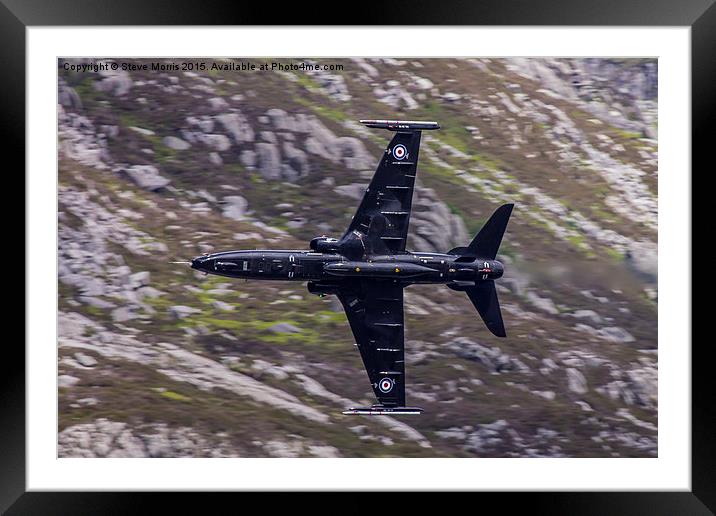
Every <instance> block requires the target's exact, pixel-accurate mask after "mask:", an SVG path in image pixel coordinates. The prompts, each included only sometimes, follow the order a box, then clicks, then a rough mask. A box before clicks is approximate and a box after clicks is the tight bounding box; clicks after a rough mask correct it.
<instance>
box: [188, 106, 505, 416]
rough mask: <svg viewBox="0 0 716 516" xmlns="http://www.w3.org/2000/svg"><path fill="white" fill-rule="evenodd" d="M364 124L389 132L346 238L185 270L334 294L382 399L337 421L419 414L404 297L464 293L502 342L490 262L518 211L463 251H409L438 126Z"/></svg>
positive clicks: (223, 255)
mask: <svg viewBox="0 0 716 516" xmlns="http://www.w3.org/2000/svg"><path fill="white" fill-rule="evenodd" d="M360 122H361V123H362V124H364V125H366V126H367V127H371V128H378V129H387V130H388V131H392V132H393V133H395V134H394V136H393V138H392V139H391V140H390V143H389V144H388V146H387V147H386V149H385V152H384V154H383V156H381V158H380V163H379V164H378V168H377V169H376V171H375V174H374V175H373V178H372V180H371V182H370V184H369V185H368V188H367V189H366V190H365V194H364V196H363V199H362V201H361V203H360V206H359V207H358V210H357V211H356V213H355V215H354V216H353V218H352V220H351V223H350V225H349V226H348V228H347V229H346V231H345V233H344V234H343V236H341V237H340V238H330V237H326V236H319V237H316V238H314V239H313V240H311V242H310V245H309V248H310V249H308V250H268V249H267V250H250V251H249V250H246V251H226V252H218V253H211V254H204V255H202V256H199V257H197V258H194V259H193V260H192V261H191V267H192V268H194V269H196V270H198V271H203V272H205V273H209V274H217V275H219V276H226V277H230V278H243V279H251V280H283V281H300V282H307V287H308V291H309V292H311V293H313V294H317V295H319V296H324V295H336V296H337V297H338V299H339V300H340V302H341V304H342V305H343V308H344V310H345V312H346V316H347V318H348V322H349V324H350V327H351V330H352V331H353V335H354V337H355V340H356V344H357V347H358V349H359V351H360V355H361V358H362V359H363V364H364V366H365V369H366V371H367V372H368V378H369V380H370V383H371V386H372V387H373V391H374V393H375V396H376V398H377V400H378V404H374V405H372V406H371V407H365V408H360V407H353V408H349V409H347V410H345V411H344V412H343V414H351V415H352V414H359V415H396V414H420V413H421V412H422V409H421V408H418V407H409V406H406V399H405V385H406V375H405V358H404V355H405V346H404V336H405V333H404V317H403V290H404V289H405V287H407V286H409V285H412V284H418V283H420V284H425V283H428V284H445V285H447V286H448V287H449V288H451V289H452V290H456V291H458V292H465V294H467V296H468V297H469V298H470V301H472V304H473V305H474V306H475V308H476V309H477V311H478V313H479V314H480V316H481V317H482V319H483V321H484V322H485V324H486V325H487V328H488V329H489V330H490V331H491V332H492V333H493V334H495V335H497V336H498V337H505V336H506V333H505V327H504V324H503V321H502V314H501V312H500V305H499V302H498V299H497V292H496V290H495V280H496V279H498V278H500V277H501V276H502V275H503V273H504V267H503V265H502V263H500V262H499V261H498V260H496V259H495V257H496V255H497V250H498V249H499V247H500V243H501V241H502V236H503V234H504V232H505V228H506V227H507V222H508V220H509V218H510V214H511V213H512V208H513V206H514V205H513V204H505V205H502V206H500V207H499V208H498V209H497V210H496V211H495V212H494V213H493V215H492V216H491V217H490V219H489V220H488V221H487V223H486V224H485V225H484V226H483V227H482V229H481V230H480V231H479V233H478V234H477V235H476V236H475V238H474V239H473V240H472V242H470V243H469V244H468V245H467V246H465V247H456V248H454V249H451V250H449V251H447V253H432V252H418V251H408V250H406V248H405V245H406V241H407V238H408V223H409V221H410V212H411V204H412V199H413V188H414V186H415V176H416V172H417V164H418V153H419V150H420V138H421V134H422V131H428V130H435V129H439V128H440V126H439V125H438V124H437V123H436V122H421V121H398V120H361V121H360Z"/></svg>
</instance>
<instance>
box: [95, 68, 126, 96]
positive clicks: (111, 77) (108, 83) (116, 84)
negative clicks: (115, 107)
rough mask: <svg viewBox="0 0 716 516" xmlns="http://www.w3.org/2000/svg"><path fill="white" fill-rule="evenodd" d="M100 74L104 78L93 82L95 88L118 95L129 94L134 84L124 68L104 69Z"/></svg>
mask: <svg viewBox="0 0 716 516" xmlns="http://www.w3.org/2000/svg"><path fill="white" fill-rule="evenodd" d="M100 76H102V80H100V81H95V82H94V83H93V84H94V87H95V89H97V90H99V91H103V92H105V93H109V94H111V95H114V96H117V97H122V96H125V95H127V93H129V91H130V90H131V89H132V86H133V84H134V82H133V81H132V79H131V78H130V76H129V74H128V73H127V72H126V71H124V70H102V71H101V72H100Z"/></svg>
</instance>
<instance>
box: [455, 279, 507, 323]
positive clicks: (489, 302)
mask: <svg viewBox="0 0 716 516" xmlns="http://www.w3.org/2000/svg"><path fill="white" fill-rule="evenodd" d="M465 293H466V294H467V296H468V297H469V298H470V301H472V304H473V305H475V308H477V311H478V312H479V313H480V317H482V320H483V321H485V325H487V329H488V330H490V331H491V332H492V333H493V334H494V335H497V336H498V337H507V333H506V332H505V324H504V323H503V322H502V312H500V302H499V301H498V299H497V290H496V289H495V282H494V281H492V280H489V281H480V282H478V283H477V284H476V285H475V286H474V287H468V288H466V289H465Z"/></svg>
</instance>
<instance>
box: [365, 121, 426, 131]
mask: <svg viewBox="0 0 716 516" xmlns="http://www.w3.org/2000/svg"><path fill="white" fill-rule="evenodd" d="M360 123H361V124H363V125H365V126H367V127H373V128H376V129H388V130H389V131H431V130H434V129H440V124H438V123H437V122H420V121H418V120H361V121H360Z"/></svg>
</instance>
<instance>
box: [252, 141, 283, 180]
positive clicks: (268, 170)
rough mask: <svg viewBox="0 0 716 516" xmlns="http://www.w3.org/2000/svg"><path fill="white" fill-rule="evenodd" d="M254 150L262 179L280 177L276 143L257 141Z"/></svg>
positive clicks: (279, 156)
mask: <svg viewBox="0 0 716 516" xmlns="http://www.w3.org/2000/svg"><path fill="white" fill-rule="evenodd" d="M256 152H257V154H258V163H259V170H260V171H261V176H262V177H263V178H264V179H271V180H275V179H280V178H281V155H280V153H279V150H278V145H275V144H273V143H257V144H256Z"/></svg>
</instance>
